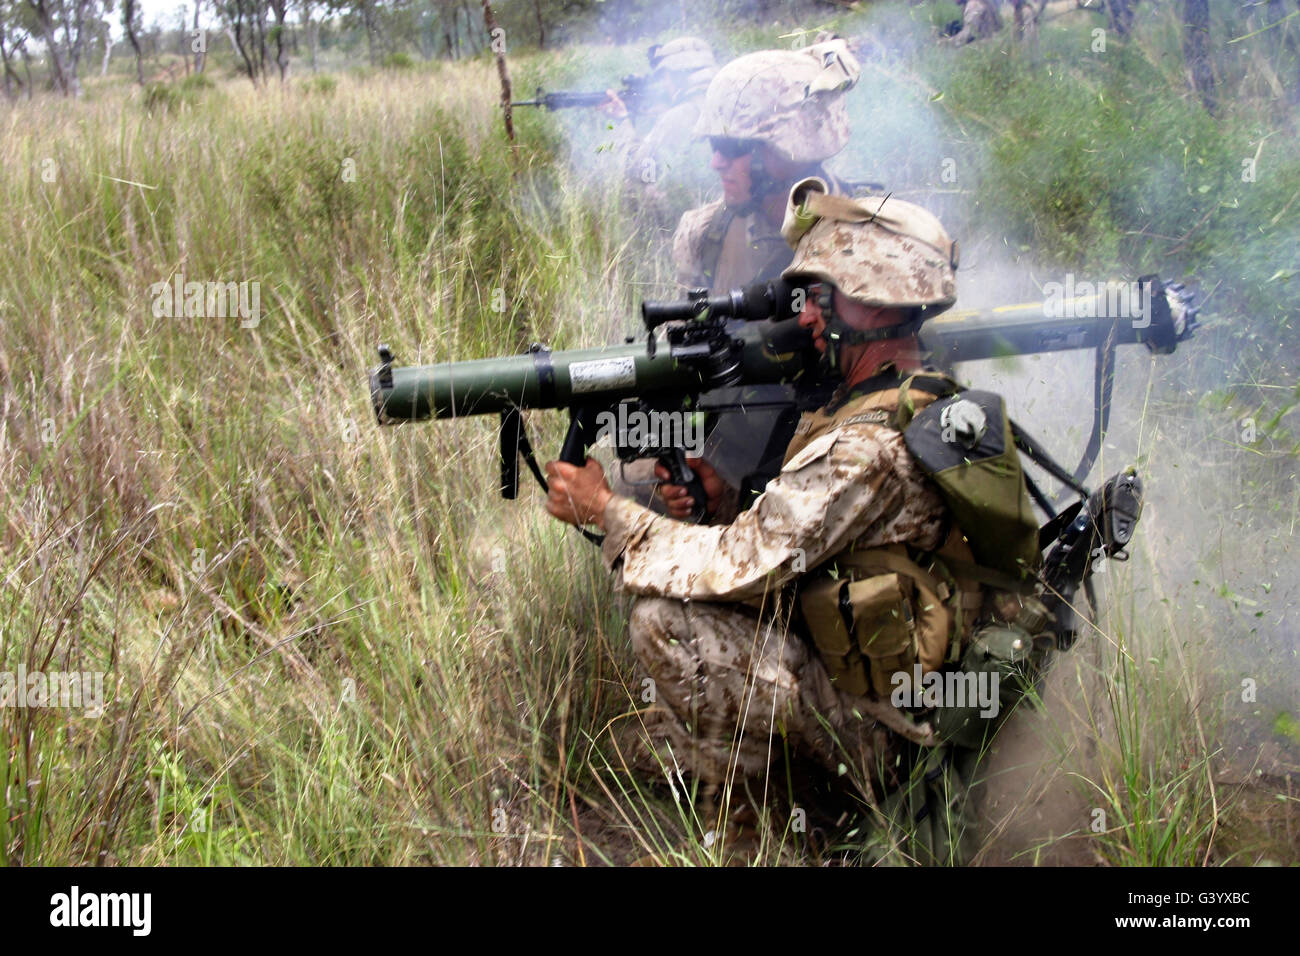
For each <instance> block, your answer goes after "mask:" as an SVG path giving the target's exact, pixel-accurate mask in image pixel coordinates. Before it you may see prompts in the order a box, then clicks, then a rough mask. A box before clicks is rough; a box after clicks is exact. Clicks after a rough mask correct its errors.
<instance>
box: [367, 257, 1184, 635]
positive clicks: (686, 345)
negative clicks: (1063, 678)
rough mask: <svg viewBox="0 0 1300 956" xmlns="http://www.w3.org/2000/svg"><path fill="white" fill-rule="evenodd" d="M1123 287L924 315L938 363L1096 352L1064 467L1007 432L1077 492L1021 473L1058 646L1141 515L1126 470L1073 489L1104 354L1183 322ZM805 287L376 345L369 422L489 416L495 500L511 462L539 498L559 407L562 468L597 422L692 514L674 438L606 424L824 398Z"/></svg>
mask: <svg viewBox="0 0 1300 956" xmlns="http://www.w3.org/2000/svg"><path fill="white" fill-rule="evenodd" d="M1138 288H1139V289H1140V295H1139V296H1138V298H1137V299H1135V300H1134V301H1137V302H1139V303H1141V307H1140V308H1137V309H1130V310H1124V309H1119V310H1116V309H1114V308H1110V307H1109V306H1110V304H1111V303H1108V302H1107V301H1106V298H1105V296H1106V293H1105V292H1104V291H1102V292H1098V293H1097V294H1096V295H1095V296H1092V297H1089V296H1083V297H1075V298H1072V299H1069V300H1065V301H1064V302H1062V303H1058V305H1061V306H1063V307H1061V308H1057V309H1053V308H1051V307H1050V304H1049V306H1048V307H1045V306H1044V304H1042V303H1032V304H1027V305H1023V306H1010V307H1006V306H1004V307H999V308H996V309H992V310H988V311H983V312H980V311H954V312H949V313H947V314H945V315H941V316H939V317H937V318H934V319H931V320H929V321H928V322H927V323H926V324H925V326H924V327H923V329H922V332H921V335H922V339H923V341H924V343H925V344H926V346H927V347H928V348H929V349H930V350H931V353H932V355H933V356H934V357H935V358H936V359H937V360H938V361H939V362H940V364H944V365H950V364H955V363H958V362H965V361H971V360H977V359H985V358H992V357H997V356H1005V355H1017V354H1031V353H1043V352H1056V351H1064V350H1069V349H1078V348H1093V349H1095V350H1096V352H1097V383H1096V398H1097V402H1096V408H1095V410H1094V411H1095V416H1094V423H1093V434H1092V437H1091V438H1090V440H1089V443H1088V449H1087V450H1086V451H1085V453H1084V457H1083V460H1082V461H1081V462H1080V464H1079V466H1078V467H1077V468H1076V469H1075V470H1074V471H1073V472H1070V471H1067V470H1066V469H1064V468H1063V467H1061V466H1060V465H1058V464H1057V463H1056V462H1055V460H1054V459H1053V458H1052V457H1051V456H1050V455H1049V454H1048V453H1047V452H1046V450H1045V449H1044V448H1043V447H1042V446H1041V445H1039V444H1038V443H1037V442H1036V441H1035V440H1034V439H1033V438H1032V437H1031V436H1030V435H1029V434H1028V433H1027V432H1025V431H1024V430H1023V429H1022V428H1020V427H1019V426H1018V425H1014V424H1013V434H1014V437H1015V440H1016V444H1017V446H1018V447H1019V448H1020V450H1021V451H1022V452H1024V453H1025V454H1026V455H1027V456H1028V457H1029V458H1030V459H1031V460H1033V461H1035V462H1036V463H1037V464H1038V465H1039V466H1040V467H1042V468H1043V469H1044V470H1045V471H1047V472H1048V473H1049V474H1051V475H1052V476H1053V477H1055V478H1056V479H1057V480H1059V481H1060V482H1061V483H1062V484H1064V485H1065V486H1067V487H1068V488H1070V489H1072V490H1073V491H1074V492H1075V493H1077V494H1078V495H1079V498H1078V501H1077V502H1076V503H1075V504H1073V505H1071V506H1069V507H1067V508H1066V509H1065V510H1064V511H1061V512H1060V514H1057V512H1056V508H1055V507H1054V506H1053V504H1052V502H1050V501H1049V500H1048V498H1047V496H1046V495H1044V494H1043V493H1042V492H1041V491H1040V490H1039V489H1038V488H1037V486H1036V485H1035V484H1034V482H1033V481H1032V480H1031V479H1030V478H1029V476H1028V475H1026V483H1027V485H1028V487H1029V491H1030V493H1031V495H1032V496H1033V497H1034V500H1035V501H1037V503H1038V504H1039V506H1040V507H1041V508H1042V509H1043V510H1044V512H1045V513H1046V514H1047V515H1048V517H1049V520H1048V522H1047V524H1045V525H1044V527H1043V529H1042V532H1041V534H1040V538H1039V543H1040V545H1041V549H1043V550H1047V551H1048V554H1047V557H1046V559H1045V562H1044V566H1043V572H1042V575H1041V577H1042V579H1043V581H1044V583H1045V585H1046V593H1047V594H1048V595H1049V597H1048V598H1047V603H1049V604H1050V608H1049V610H1051V611H1052V612H1053V614H1054V616H1055V618H1056V625H1055V630H1056V633H1057V640H1058V643H1059V644H1060V645H1061V646H1063V647H1065V646H1068V645H1069V643H1070V642H1071V641H1072V640H1073V637H1074V632H1075V625H1074V623H1073V622H1074V617H1073V612H1072V609H1071V607H1070V601H1071V599H1072V597H1073V595H1074V593H1075V591H1076V590H1077V588H1078V587H1079V586H1080V584H1082V585H1083V586H1085V587H1088V588H1090V581H1089V575H1090V573H1091V571H1092V568H1093V565H1094V563H1095V562H1096V561H1097V560H1098V559H1099V558H1100V557H1118V558H1120V559H1122V558H1123V557H1124V550H1123V549H1124V547H1125V546H1126V545H1127V544H1128V542H1129V540H1130V539H1131V537H1132V534H1133V530H1134V528H1135V526H1136V523H1137V520H1138V516H1139V515H1140V512H1141V501H1142V484H1141V480H1140V479H1139V478H1138V477H1137V475H1136V474H1135V473H1131V472H1126V473H1123V474H1121V475H1117V476H1115V477H1113V478H1112V479H1110V480H1109V481H1108V482H1106V483H1105V484H1104V485H1103V486H1102V488H1101V489H1099V490H1098V491H1096V492H1089V490H1088V489H1087V488H1086V487H1084V486H1083V484H1082V483H1081V482H1082V479H1083V477H1085V476H1086V474H1087V472H1088V471H1089V470H1090V468H1091V465H1092V461H1093V459H1094V457H1095V454H1096V450H1097V449H1098V448H1100V443H1101V438H1102V436H1103V435H1104V432H1105V428H1106V424H1107V419H1108V414H1109V405H1110V391H1111V383H1112V381H1113V375H1114V354H1115V349H1116V347H1117V346H1119V345H1128V344H1137V343H1141V344H1144V345H1146V346H1147V347H1148V349H1150V350H1151V351H1152V352H1153V353H1157V354H1168V353H1171V352H1173V351H1174V349H1175V348H1176V347H1177V345H1178V343H1179V342H1183V341H1185V340H1186V339H1188V338H1190V337H1191V335H1192V333H1193V331H1194V330H1195V329H1196V327H1197V309H1196V307H1195V306H1194V305H1193V303H1192V300H1191V297H1190V295H1188V293H1187V291H1186V290H1185V289H1184V288H1183V287H1182V286H1180V285H1177V284H1166V283H1163V282H1161V281H1160V280H1159V279H1158V278H1157V277H1155V276H1146V277H1143V278H1142V279H1140V280H1138ZM805 293H806V290H805V289H803V288H802V287H801V286H798V285H792V284H789V283H786V282H783V281H779V280H778V281H774V282H768V283H760V284H758V285H755V286H751V287H749V288H747V289H743V290H733V291H732V292H729V293H726V294H724V295H721V296H714V297H709V296H708V295H707V293H706V292H705V291H704V290H696V291H694V292H692V293H690V294H689V296H688V297H687V298H686V299H685V300H682V301H677V302H645V303H643V304H642V307H641V314H642V321H643V323H644V326H645V329H646V332H647V336H646V340H645V342H644V343H643V344H642V343H636V342H634V341H632V340H629V341H628V342H627V343H624V344H621V345H612V346H607V347H603V348H593V349H578V350H571V351H562V352H552V351H551V350H549V349H548V348H546V347H545V346H544V345H540V344H535V345H533V346H532V347H530V349H529V350H528V352H526V353H524V354H523V355H516V356H509V357H504V358H490V359H479V360H475V361H466V362H451V363H443V364H438V365H423V366H412V367H399V366H395V365H394V362H393V355H392V352H391V351H390V350H389V348H388V347H387V346H385V345H381V346H380V348H379V356H380V361H381V364H380V366H379V367H378V368H377V369H375V370H374V371H373V372H372V373H371V376H370V390H371V399H372V402H373V405H374V409H375V414H376V417H377V419H378V421H379V423H380V424H383V425H390V424H396V423H400V422H404V421H417V420H422V419H428V418H456V417H463V416H467V415H485V414H498V415H500V418H501V425H500V449H501V483H500V490H501V494H502V496H503V497H505V498H514V497H515V496H516V494H517V491H518V461H519V458H520V456H521V455H522V456H523V458H524V460H525V461H526V462H527V464H528V466H529V468H530V469H531V470H532V472H533V474H534V475H535V476H536V478H537V480H538V481H539V482H540V483H541V484H542V486H543V488H545V485H546V483H545V479H544V478H543V476H542V473H541V469H540V468H539V467H538V465H537V463H536V460H535V458H534V456H533V453H532V448H531V445H530V443H529V441H528V438H527V435H526V433H525V432H524V429H523V422H522V419H521V417H520V411H521V410H522V409H525V408H568V409H569V412H570V424H569V430H568V434H567V436H566V438H565V440H564V444H563V447H562V449H561V452H560V459H561V460H562V461H565V462H568V463H569V464H573V465H577V466H581V465H583V464H584V463H585V462H586V458H587V449H588V448H589V447H590V446H592V445H593V444H595V443H596V442H597V440H598V438H599V437H600V432H601V430H602V422H603V423H605V427H606V428H607V429H608V430H609V433H610V434H611V437H612V438H613V439H614V442H613V444H614V446H615V450H616V452H617V454H618V456H619V458H620V459H621V460H623V461H625V462H626V461H631V460H635V459H638V458H653V459H657V460H659V461H660V462H662V463H663V464H664V465H665V466H666V467H667V468H668V471H669V474H670V475H671V476H672V477H671V479H670V480H671V481H672V483H674V484H680V485H684V486H686V487H688V488H689V489H690V494H691V496H692V497H693V498H694V499H695V501H696V502H697V506H696V511H697V513H696V515H695V516H694V517H695V519H696V520H699V519H700V518H702V516H703V502H704V501H705V495H704V493H703V490H702V488H701V486H700V484H699V481H698V478H697V477H696V476H695V474H694V472H693V471H692V470H691V468H690V467H689V465H688V464H687V462H686V457H687V456H686V449H685V448H684V447H683V445H682V444H681V443H680V441H676V440H674V439H673V437H672V435H665V433H664V432H662V431H657V430H656V429H653V428H651V429H648V430H643V431H642V432H641V434H640V435H638V436H634V438H635V440H631V439H630V438H629V436H628V434H627V433H626V431H625V430H624V429H622V428H620V427H613V428H611V427H610V425H611V424H612V423H622V422H626V421H627V420H629V418H630V417H632V416H633V415H635V416H637V417H638V418H640V419H641V420H643V421H655V420H656V418H657V419H658V420H659V421H665V420H668V421H672V422H675V423H676V424H678V425H680V423H681V416H684V415H698V414H701V413H704V412H727V411H730V410H734V409H731V408H729V407H728V406H721V405H713V404H710V403H709V400H708V398H707V393H709V392H710V391H712V390H714V389H717V388H723V387H727V386H735V385H746V384H753V385H759V384H770V383H787V384H793V385H795V387H796V391H799V392H803V393H804V394H815V393H816V392H817V391H818V390H819V389H821V390H824V389H825V387H826V383H824V382H821V381H819V379H818V367H819V366H818V361H817V359H818V355H817V353H816V351H815V350H814V349H813V347H812V341H811V338H810V336H809V334H808V332H807V331H806V330H805V329H802V328H800V327H799V325H798V323H797V322H796V321H795V320H794V318H793V317H794V316H795V315H796V314H797V313H798V310H799V307H800V306H801V304H802V301H803V298H804V295H805ZM1120 313H1128V314H1120ZM701 396H704V398H703V399H701ZM605 416H608V417H605ZM673 416H676V417H675V418H674V417H673ZM678 436H680V431H679V432H678ZM759 437H760V438H761V437H762V436H759ZM584 533H585V532H584Z"/></svg>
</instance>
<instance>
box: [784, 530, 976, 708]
mask: <svg viewBox="0 0 1300 956" xmlns="http://www.w3.org/2000/svg"><path fill="white" fill-rule="evenodd" d="M832 563H833V565H834V568H833V569H828V571H827V574H826V575H825V576H821V577H819V578H817V579H816V580H814V581H813V582H812V583H811V584H808V585H806V586H805V587H804V588H803V589H802V591H801V593H800V602H799V603H800V610H801V612H802V613H803V618H804V622H805V624H806V625H807V628H808V631H809V634H810V635H811V637H812V639H813V643H814V644H815V645H816V646H817V650H818V652H819V653H820V654H821V658H822V661H823V663H824V664H825V665H826V669H827V671H828V673H829V674H830V678H831V682H832V683H833V684H834V685H835V687H836V688H838V689H839V690H843V691H845V692H847V693H850V694H856V695H859V696H864V695H866V694H867V693H868V692H869V691H874V692H875V693H876V694H877V695H879V696H881V697H888V696H889V693H890V690H891V687H892V683H893V675H894V674H895V673H896V672H898V671H904V672H906V673H908V674H910V673H911V672H912V668H913V666H914V665H915V664H918V663H919V664H920V665H921V667H922V670H923V671H931V670H936V669H938V668H939V667H940V666H942V664H943V662H944V658H945V656H946V655H947V653H948V649H949V646H950V644H951V642H952V639H953V637H954V627H955V621H956V615H955V614H954V610H953V608H952V607H950V606H949V604H948V603H946V602H948V601H949V600H951V599H952V598H953V596H954V591H953V589H952V588H950V587H949V586H948V585H947V584H946V583H944V582H942V581H940V580H939V579H938V578H936V577H935V576H934V575H933V574H931V573H930V572H929V571H927V570H925V569H924V568H922V567H921V566H920V565H919V564H917V563H916V562H915V561H913V560H912V559H911V558H910V557H909V556H908V554H907V550H906V548H904V547H903V546H901V545H895V546H892V547H889V548H873V549H871V550H868V551H858V552H849V553H848V554H843V555H840V556H839V557H837V558H836V559H835V560H834V562H832Z"/></svg>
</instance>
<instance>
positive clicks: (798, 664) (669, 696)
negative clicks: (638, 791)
mask: <svg viewBox="0 0 1300 956" xmlns="http://www.w3.org/2000/svg"><path fill="white" fill-rule="evenodd" d="M629 630H630V633H631V638H632V646H633V649H634V650H635V651H636V656H637V658H638V660H639V661H640V664H641V666H642V667H643V668H644V669H645V671H646V673H647V674H648V676H649V677H650V679H651V680H652V681H653V682H654V683H653V685H651V686H653V691H654V700H655V706H654V707H653V708H651V709H650V711H649V712H648V713H647V714H646V716H645V727H646V730H647V732H648V734H649V736H650V738H651V741H652V743H653V744H654V745H655V747H656V750H657V751H658V752H659V755H660V757H661V758H662V759H663V760H664V761H665V765H666V766H669V767H672V766H674V762H675V764H676V765H677V766H679V767H680V768H681V769H682V770H683V771H686V772H689V773H691V774H693V775H694V776H695V777H696V778H697V779H699V780H700V781H701V782H703V783H705V784H706V785H710V786H720V785H722V784H723V783H725V782H727V781H738V780H740V779H741V778H747V777H758V776H763V775H765V774H766V773H767V769H768V767H769V765H770V764H771V763H772V762H773V760H775V759H778V758H780V757H781V756H782V754H783V752H784V750H785V748H786V747H787V746H788V747H789V748H790V750H791V751H792V752H796V753H798V754H800V755H802V756H804V757H807V758H810V759H812V760H814V761H816V762H817V763H820V764H821V765H822V766H824V767H826V768H827V769H828V770H831V771H832V772H834V771H836V769H837V768H838V767H839V766H840V765H841V764H843V765H845V766H847V767H851V768H853V769H854V770H855V771H857V774H855V776H857V779H859V780H871V779H873V778H874V777H875V776H877V774H878V768H879V767H881V766H888V765H889V763H890V761H889V760H888V757H889V753H890V747H891V743H890V735H889V733H888V732H887V730H886V729H885V727H884V726H882V725H881V724H880V723H878V722H877V721H875V720H872V719H871V718H870V717H867V716H866V715H865V714H863V712H862V709H861V708H860V707H856V706H855V702H858V703H860V702H861V698H850V697H848V696H847V695H843V694H841V693H840V692H838V691H837V690H836V689H835V688H834V687H833V686H832V685H831V681H830V678H829V676H828V675H827V672H826V668H825V666H824V665H823V664H822V662H821V660H820V659H819V658H818V657H817V655H816V653H815V652H813V651H812V650H810V648H809V646H808V644H807V643H806V642H805V641H804V640H803V639H802V638H800V637H799V635H798V634H797V633H794V632H793V631H791V630H790V629H789V628H788V626H787V622H786V621H785V620H784V619H783V618H782V617H780V616H771V615H764V616H760V615H759V614H758V612H756V611H754V610H752V609H751V608H749V607H747V606H744V605H737V604H715V603H708V602H698V601H675V600H669V599H666V598H650V597H643V598H638V599H637V600H636V602H635V603H634V604H633V606H632V613H631V619H630V626H629ZM855 709H856V710H857V714H855V713H854V711H855ZM859 715H861V716H859ZM781 738H784V741H783V740H782V739H781ZM665 744H666V745H667V748H665V746H664V745H665ZM669 750H670V751H671V754H670V753H669Z"/></svg>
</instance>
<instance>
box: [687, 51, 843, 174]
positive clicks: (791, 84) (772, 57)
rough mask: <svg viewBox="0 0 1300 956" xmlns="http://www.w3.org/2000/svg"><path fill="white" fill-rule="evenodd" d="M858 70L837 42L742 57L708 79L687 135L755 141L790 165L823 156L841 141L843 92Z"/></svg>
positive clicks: (815, 160) (833, 150)
mask: <svg viewBox="0 0 1300 956" xmlns="http://www.w3.org/2000/svg"><path fill="white" fill-rule="evenodd" d="M861 72H862V68H861V67H860V66H859V65H858V61H857V60H856V59H855V58H854V56H853V54H852V53H851V52H849V47H848V44H847V43H845V41H843V40H838V39H837V40H828V41H826V42H823V43H817V44H814V45H812V46H808V47H804V48H803V49H802V50H764V51H762V52H759V53H750V54H748V55H747V56H742V57H740V58H739V59H736V60H733V61H732V62H730V63H728V64H727V65H726V66H724V67H723V68H722V69H721V70H719V71H718V75H717V76H715V77H714V78H713V82H712V83H710V84H709V89H708V92H707V93H706V94H705V96H704V106H703V107H702V108H701V110H700V118H699V121H698V122H697V123H696V125H695V136H696V138H697V139H700V138H704V137H706V136H725V137H728V138H730V139H749V140H758V141H760V142H764V143H767V144H769V145H770V146H772V147H773V148H775V149H776V151H777V152H778V153H780V154H782V155H783V156H784V157H785V158H786V159H788V160H789V161H790V162H793V163H800V164H803V163H816V162H821V161H822V160H824V159H829V158H830V157H831V156H834V155H835V154H836V153H838V152H839V151H840V150H842V149H843V148H844V146H845V144H847V143H848V141H849V114H848V109H847V108H846V106H845V102H844V93H845V91H846V90H848V89H850V88H852V87H853V85H854V84H855V83H857V81H858V76H859V75H860V74H861Z"/></svg>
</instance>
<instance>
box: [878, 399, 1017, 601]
mask: <svg viewBox="0 0 1300 956" xmlns="http://www.w3.org/2000/svg"><path fill="white" fill-rule="evenodd" d="M909 388H920V389H922V390H924V391H927V392H931V393H936V392H937V393H938V394H940V395H941V396H945V397H941V398H939V399H937V400H936V401H934V402H931V403H930V404H929V405H927V406H926V407H925V408H924V409H922V410H921V411H920V412H916V413H915V414H913V412H912V409H913V404H912V402H911V401H910V400H909V398H908V394H907V393H908V389H909ZM939 388H942V391H938V389H939ZM958 388H960V386H958V385H956V384H955V383H954V382H952V381H951V380H949V379H946V378H943V379H937V377H936V376H932V375H931V376H916V375H914V376H912V377H911V378H909V379H907V380H906V381H905V382H904V383H903V385H902V386H901V387H900V389H899V411H898V416H899V419H900V420H899V422H898V427H899V428H900V429H901V430H902V431H903V442H904V444H906V445H907V450H908V451H909V452H911V454H912V457H913V458H915V459H916V461H917V463H918V464H919V465H920V466H921V468H922V470H923V471H924V472H925V473H926V475H928V476H929V477H930V479H931V480H932V481H934V483H935V484H936V485H937V486H938V488H939V491H940V493H941V494H942V495H943V499H944V502H945V504H947V505H948V508H949V509H950V510H951V511H952V514H953V517H954V518H955V519H956V521H957V526H958V527H959V528H961V530H962V533H963V534H964V535H965V536H966V540H967V543H968V544H969V545H970V549H971V553H972V554H973V555H974V556H975V560H976V562H977V563H978V564H979V565H981V566H982V567H985V568H989V569H991V570H993V571H997V572H1000V573H1002V574H1005V575H1007V576H1008V577H1010V578H1011V579H1012V580H1013V581H1016V582H1019V581H1023V580H1025V579H1026V578H1027V577H1029V576H1030V575H1032V574H1033V573H1034V572H1035V571H1037V570H1038V566H1039V563H1040V560H1041V555H1040V551H1039V547H1038V521H1037V520H1036V519H1035V517H1034V510H1033V507H1032V506H1031V504H1030V501H1029V494H1028V492H1027V491H1026V488H1025V481H1024V475H1023V472H1022V471H1021V467H1020V456H1019V454H1018V453H1017V451H1016V445H1015V441H1014V439H1013V437H1012V434H1011V419H1010V418H1009V417H1008V416H1007V413H1006V408H1005V406H1004V405H1003V402H1002V397H1001V396H1000V395H997V394H995V393H993V392H981V391H976V390H975V389H965V390H961V391H957V389H958ZM954 392H955V394H953V393H954Z"/></svg>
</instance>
